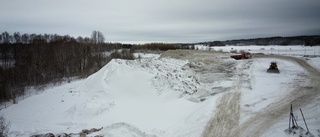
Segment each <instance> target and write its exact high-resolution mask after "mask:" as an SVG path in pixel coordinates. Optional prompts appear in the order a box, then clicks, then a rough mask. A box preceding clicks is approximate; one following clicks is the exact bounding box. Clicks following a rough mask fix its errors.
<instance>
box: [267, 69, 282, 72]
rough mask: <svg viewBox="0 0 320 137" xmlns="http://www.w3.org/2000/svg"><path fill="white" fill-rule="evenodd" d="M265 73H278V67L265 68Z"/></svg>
mask: <svg viewBox="0 0 320 137" xmlns="http://www.w3.org/2000/svg"><path fill="white" fill-rule="evenodd" d="M267 73H280V71H279V69H267Z"/></svg>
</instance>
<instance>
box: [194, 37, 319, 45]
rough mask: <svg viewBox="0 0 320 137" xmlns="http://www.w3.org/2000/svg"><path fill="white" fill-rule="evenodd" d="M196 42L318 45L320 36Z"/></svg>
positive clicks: (213, 43) (207, 43)
mask: <svg viewBox="0 0 320 137" xmlns="http://www.w3.org/2000/svg"><path fill="white" fill-rule="evenodd" d="M198 44H205V45H208V46H225V45H236V46H246V45H283V46H287V45H306V46H315V45H320V36H319V35H316V36H295V37H270V38H255V39H239V40H226V41H209V42H200V43H198Z"/></svg>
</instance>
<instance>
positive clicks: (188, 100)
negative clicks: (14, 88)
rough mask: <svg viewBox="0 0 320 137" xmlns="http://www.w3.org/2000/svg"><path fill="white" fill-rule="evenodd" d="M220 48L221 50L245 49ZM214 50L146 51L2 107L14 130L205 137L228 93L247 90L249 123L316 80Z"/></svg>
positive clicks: (317, 123) (313, 114) (314, 120)
mask: <svg viewBox="0 0 320 137" xmlns="http://www.w3.org/2000/svg"><path fill="white" fill-rule="evenodd" d="M199 48H202V49H205V48H206V47H199ZM220 48H221V49H219V48H214V50H216V51H219V50H223V51H225V52H229V51H230V50H235V49H236V50H242V49H240V48H239V47H232V46H226V47H220ZM241 48H244V49H250V51H251V52H254V51H256V53H271V51H272V53H271V54H273V53H275V52H276V51H277V50H278V51H277V52H278V53H279V54H283V55H284V53H287V54H286V55H290V56H296V57H298V58H302V56H301V55H306V54H308V55H309V54H310V55H315V54H317V53H318V52H319V46H317V47H302V46H293V47H285V49H286V50H288V51H284V50H283V49H282V48H283V47H280V46H275V47H274V50H270V51H268V49H270V48H271V47H269V46H268V47H265V49H264V50H262V51H266V52H262V51H261V48H263V47H261V46H249V47H241ZM311 49H312V51H311ZM258 50H259V51H258ZM289 50H291V51H299V52H289ZM208 53H210V52H206V53H205V54H206V56H205V58H201V60H200V59H199V60H197V59H173V58H167V57H164V58H161V57H160V55H158V54H142V53H141V54H136V55H135V56H140V57H142V58H141V59H137V60H130V61H129V60H120V59H114V60H112V61H111V62H110V63H108V64H107V65H105V66H104V67H103V68H102V69H101V70H100V71H98V72H96V73H95V74H93V75H91V76H89V77H88V78H86V79H83V80H77V81H73V82H71V83H66V84H63V85H60V86H55V87H50V88H47V89H45V90H44V91H42V92H40V93H39V94H36V95H33V96H30V97H28V98H26V99H23V100H21V101H19V102H18V104H14V105H11V106H10V107H8V108H5V109H2V110H1V111H0V112H1V114H3V115H4V117H5V118H6V120H7V121H10V123H11V127H10V136H16V137H28V136H32V135H36V134H46V133H53V134H55V135H62V133H67V134H71V135H72V136H79V133H80V132H81V131H82V130H84V129H88V130H90V129H93V128H95V129H101V128H102V129H101V130H99V131H96V132H93V133H90V134H88V135H87V136H92V137H93V136H96V135H103V136H105V137H109V136H110V137H200V136H203V135H204V132H205V131H204V130H205V129H206V127H207V126H208V125H207V124H208V122H209V121H210V119H211V118H212V117H213V116H214V115H215V113H216V112H217V111H218V107H217V106H218V104H219V102H220V101H221V100H222V99H223V95H224V94H225V93H240V95H241V99H240V112H239V115H240V118H239V124H242V123H244V122H245V121H247V120H248V119H250V118H251V117H253V116H254V115H255V114H256V113H258V112H259V111H261V110H263V109H265V108H266V107H268V106H269V105H270V104H272V103H273V102H277V101H279V100H282V99H283V98H286V96H287V95H288V94H290V92H291V91H292V90H294V89H295V88H296V86H308V83H309V82H310V80H309V79H308V78H309V77H308V73H306V72H305V71H304V69H303V68H302V67H300V66H299V65H298V64H296V63H293V62H290V61H287V60H282V59H274V58H270V59H269V58H266V59H265V58H253V59H251V60H240V61H236V60H233V59H231V58H228V57H229V54H216V53H213V52H212V54H211V53H210V54H208ZM202 54H204V53H202ZM317 55H319V54H317ZM204 60H207V61H212V60H213V61H212V62H214V63H212V64H210V63H211V62H209V64H207V62H205V61H204ZM271 61H276V62H278V66H279V69H280V71H281V73H280V74H268V73H266V69H267V68H268V67H269V63H270V62H271ZM307 62H308V63H309V64H311V65H313V66H315V67H317V68H318V69H320V58H308V59H307ZM213 69H214V71H213ZM319 105H320V98H317V99H315V101H313V102H312V103H311V104H308V105H307V106H305V107H303V108H302V110H303V112H304V113H305V117H306V121H307V123H308V127H309V130H310V132H311V133H312V134H313V135H315V136H319V134H320V133H319V130H320V108H319ZM298 109H299V108H294V113H297V115H298V116H299V117H298V118H297V120H298V123H299V124H300V125H301V126H302V127H303V128H305V127H304V126H303V125H304V123H303V120H302V118H301V117H300V112H299V111H298ZM288 114H289V106H288ZM288 119H289V115H288V116H283V117H281V118H280V120H279V121H278V122H277V123H275V124H274V125H272V126H271V127H270V128H269V129H268V130H266V131H265V133H264V134H263V135H262V136H266V137H267V136H278V137H281V136H285V137H286V136H289V135H287V134H286V133H285V132H284V130H285V129H287V128H288ZM216 126H220V125H216ZM222 127H223V126H222ZM224 130H227V129H224Z"/></svg>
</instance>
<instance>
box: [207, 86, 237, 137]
mask: <svg viewBox="0 0 320 137" xmlns="http://www.w3.org/2000/svg"><path fill="white" fill-rule="evenodd" d="M240 97H241V93H240V92H228V93H225V94H224V95H223V96H222V98H221V101H220V103H219V105H218V106H217V110H216V113H215V116H214V117H213V118H212V119H211V120H210V121H209V122H208V125H207V127H206V129H207V130H205V131H204V133H203V136H204V137H230V133H231V132H230V131H232V130H233V129H235V128H236V127H237V126H238V125H239V119H240Z"/></svg>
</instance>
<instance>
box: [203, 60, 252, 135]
mask: <svg viewBox="0 0 320 137" xmlns="http://www.w3.org/2000/svg"><path fill="white" fill-rule="evenodd" d="M250 64H252V63H251V61H243V62H241V64H240V65H239V66H240V67H239V69H238V74H239V75H238V80H237V82H236V83H235V84H234V87H236V88H235V89H233V90H235V91H229V92H227V93H224V94H223V96H222V97H221V99H220V102H219V105H218V106H217V109H216V113H215V115H214V117H213V118H211V120H210V121H209V122H208V124H207V126H206V128H205V130H204V132H203V137H231V133H232V132H231V131H233V130H234V129H236V128H237V127H238V125H239V123H240V100H241V88H242V87H243V82H246V81H245V80H246V78H245V77H246V76H247V75H245V74H244V73H243V70H244V69H246V68H247V67H250Z"/></svg>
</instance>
